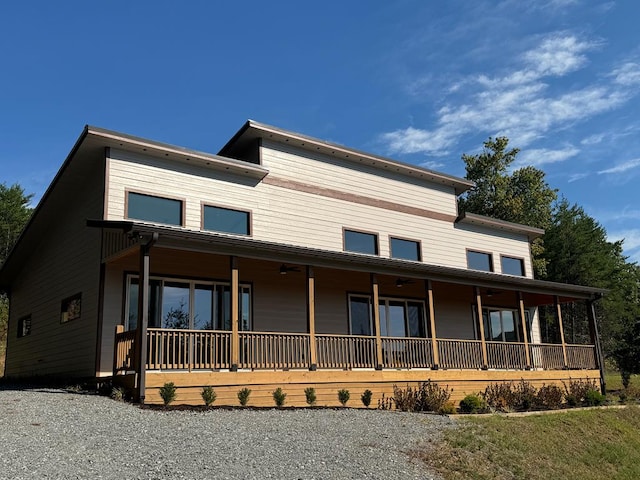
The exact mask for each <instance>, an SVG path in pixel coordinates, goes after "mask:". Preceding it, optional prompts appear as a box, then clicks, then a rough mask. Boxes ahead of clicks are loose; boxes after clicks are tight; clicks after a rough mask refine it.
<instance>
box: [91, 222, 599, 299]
mask: <svg viewBox="0 0 640 480" xmlns="http://www.w3.org/2000/svg"><path fill="white" fill-rule="evenodd" d="M87 225H88V226H89V227H97V228H104V229H112V230H121V231H122V232H124V233H127V234H129V235H134V236H138V237H140V238H141V239H144V237H146V236H148V235H151V234H153V233H157V234H158V241H157V243H156V245H157V246H160V247H166V248H173V249H177V250H191V251H197V252H205V253H217V254H223V255H235V256H238V257H246V258H255V259H261V260H271V261H276V262H281V263H292V264H297V265H309V266H315V267H325V268H334V269H339V270H350V271H360V272H367V273H377V274H381V275H394V276H398V277H411V278H420V279H430V280H433V281H441V282H448V283H456V284H462V285H473V286H478V287H485V288H493V289H504V290H511V291H521V292H524V293H525V294H527V296H528V297H529V300H530V301H533V300H535V302H536V303H538V304H544V303H549V296H551V297H554V296H558V297H560V300H561V301H572V300H577V299H584V300H588V299H597V298H599V297H601V296H602V295H603V294H605V293H606V292H607V290H605V289H602V288H595V287H586V286H581V285H571V284H564V283H555V282H547V281H544V280H535V279H531V278H525V277H516V276H511V275H502V274H498V273H492V272H479V271H474V270H467V269H462V268H453V267H444V266H440V265H433V264H426V263H422V262H412V261H406V260H398V259H392V258H382V257H375V256H370V255H364V254H357V253H347V252H333V251H327V250H320V249H314V248H306V247H300V246H295V245H286V244H280V243H273V242H266V241H262V240H255V239H251V238H238V237H234V236H230V235H224V234H218V233H211V232H196V231H191V230H186V229H183V228H176V227H168V226H164V225H152V224H147V223H141V222H133V221H107V220H88V221H87ZM143 241H144V240H143Z"/></svg>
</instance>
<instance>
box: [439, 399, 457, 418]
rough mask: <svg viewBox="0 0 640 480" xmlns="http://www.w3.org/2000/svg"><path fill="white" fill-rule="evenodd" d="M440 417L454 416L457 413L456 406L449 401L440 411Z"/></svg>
mask: <svg viewBox="0 0 640 480" xmlns="http://www.w3.org/2000/svg"><path fill="white" fill-rule="evenodd" d="M438 413H439V414H440V415H452V414H454V413H456V406H455V405H454V404H453V402H452V401H451V400H449V401H447V402H446V403H445V404H444V405H443V406H442V407H440V410H438Z"/></svg>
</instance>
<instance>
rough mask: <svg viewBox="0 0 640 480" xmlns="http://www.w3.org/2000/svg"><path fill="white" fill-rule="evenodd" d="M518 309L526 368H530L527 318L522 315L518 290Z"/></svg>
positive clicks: (522, 307) (522, 299)
mask: <svg viewBox="0 0 640 480" xmlns="http://www.w3.org/2000/svg"><path fill="white" fill-rule="evenodd" d="M518 309H519V311H520V321H521V323H522V338H523V340H524V351H525V354H526V359H527V365H526V367H525V369H526V370H531V352H529V339H528V338H527V320H526V319H525V316H524V298H523V295H522V292H518Z"/></svg>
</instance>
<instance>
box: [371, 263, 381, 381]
mask: <svg viewBox="0 0 640 480" xmlns="http://www.w3.org/2000/svg"><path fill="white" fill-rule="evenodd" d="M371 293H372V295H371V298H372V303H373V305H372V306H371V307H372V309H373V328H374V329H375V334H376V370H382V338H381V337H380V310H379V308H378V304H379V303H380V294H379V289H378V277H377V275H376V274H375V273H372V274H371Z"/></svg>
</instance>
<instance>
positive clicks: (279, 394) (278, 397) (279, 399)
mask: <svg viewBox="0 0 640 480" xmlns="http://www.w3.org/2000/svg"><path fill="white" fill-rule="evenodd" d="M271 395H273V401H274V402H276V407H282V406H283V405H284V401H285V399H286V398H287V394H286V393H284V392H283V391H282V388H280V387H278V388H276V389H275V390H274V391H273V393H272V394H271Z"/></svg>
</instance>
